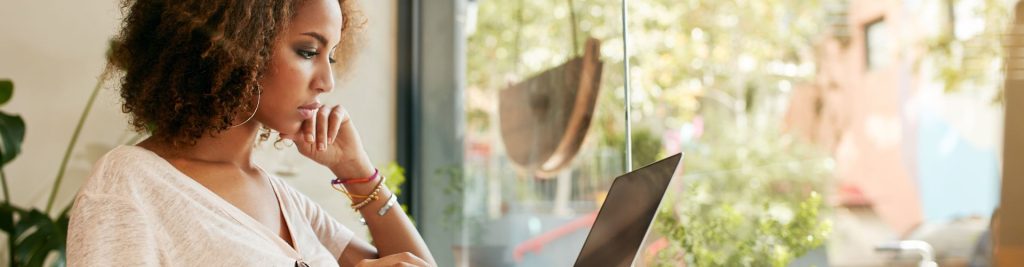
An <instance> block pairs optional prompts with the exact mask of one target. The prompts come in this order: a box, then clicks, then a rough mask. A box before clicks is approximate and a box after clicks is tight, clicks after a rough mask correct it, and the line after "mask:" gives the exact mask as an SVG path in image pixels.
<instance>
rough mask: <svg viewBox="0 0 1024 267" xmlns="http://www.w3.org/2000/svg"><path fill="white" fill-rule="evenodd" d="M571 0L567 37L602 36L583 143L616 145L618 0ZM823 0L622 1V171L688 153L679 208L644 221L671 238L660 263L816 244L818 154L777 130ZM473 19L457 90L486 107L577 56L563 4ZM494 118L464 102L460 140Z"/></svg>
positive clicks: (785, 258) (706, 261)
mask: <svg viewBox="0 0 1024 267" xmlns="http://www.w3.org/2000/svg"><path fill="white" fill-rule="evenodd" d="M836 1H838V0H836ZM574 2H575V3H573V6H574V11H575V18H576V20H577V21H578V29H579V31H578V32H577V33H575V34H576V35H578V36H577V38H578V39H579V40H585V38H586V37H595V38H598V39H600V40H602V41H603V42H602V57H601V58H602V60H604V62H605V63H604V67H605V69H604V77H603V81H602V86H601V94H600V96H599V100H598V106H597V110H596V114H595V122H594V124H593V126H592V127H591V129H590V133H589V135H588V139H589V140H588V143H587V146H598V147H602V148H608V149H613V150H615V151H621V150H622V148H623V147H624V145H623V143H624V141H625V140H624V136H623V134H622V133H623V132H624V122H625V118H624V115H623V113H624V104H623V100H624V95H623V88H622V87H623V86H622V85H623V73H622V71H621V70H622V64H623V58H622V39H621V38H622V35H621V22H620V19H621V17H620V12H621V10H620V6H619V3H620V2H619V1H617V0H576V1H574ZM831 2H834V1H830V0H731V1H712V0H637V1H631V2H630V10H629V14H630V21H629V25H630V46H631V47H630V50H631V55H630V56H631V58H630V60H631V68H632V69H631V72H632V73H631V79H632V82H633V84H632V94H633V95H632V101H633V110H632V112H633V118H632V119H633V122H632V124H633V127H634V135H633V148H634V159H633V161H634V166H635V167H636V168H638V167H640V166H643V165H646V164H648V163H652V162H654V161H656V160H657V159H660V158H663V157H665V156H668V155H667V154H668V153H669V152H676V151H679V150H681V151H683V152H685V153H687V155H686V160H685V161H686V165H687V166H686V173H687V174H686V177H687V180H688V184H687V189H686V190H685V191H686V193H685V196H686V197H685V200H687V201H681V200H683V199H684V197H676V196H674V195H673V196H671V197H672V199H675V200H680V201H675V202H673V203H675V205H664V207H665V209H664V210H662V212H661V213H662V216H661V220H659V221H658V222H657V225H656V227H655V229H658V231H659V232H660V233H662V234H664V235H665V236H666V237H667V238H668V239H669V240H670V242H669V243H670V246H669V248H668V249H666V250H663V253H661V256H660V257H661V259H662V260H663V261H664V262H666V263H668V264H670V265H671V263H672V262H678V261H681V260H685V261H687V262H688V263H691V264H694V265H691V266H768V265H773V266H779V265H785V263H787V262H789V261H791V260H793V259H794V258H796V257H799V256H800V255H801V254H803V253H804V252H806V251H808V250H810V249H813V248H815V247H818V246H819V245H820V244H822V242H823V241H824V240H825V239H826V238H827V233H828V231H829V229H830V223H829V221H828V220H827V219H825V218H826V217H825V216H823V214H825V213H826V212H827V207H826V206H825V205H824V204H823V201H822V199H823V198H824V197H825V196H822V194H824V193H825V192H826V191H824V189H825V188H827V187H826V186H827V182H828V180H829V177H830V175H831V171H832V170H831V169H832V167H831V165H832V163H831V160H830V159H829V158H828V157H827V154H826V153H823V152H820V151H817V149H815V148H813V147H811V146H809V145H807V144H804V143H803V142H802V141H801V140H799V139H796V138H793V137H790V136H788V135H787V134H786V133H784V132H783V131H782V129H781V127H780V125H781V124H782V115H783V114H784V112H785V109H786V103H787V99H788V98H787V97H788V93H789V92H790V91H791V90H793V88H794V87H795V86H797V85H799V84H801V83H804V82H808V81H809V80H810V79H811V78H812V77H813V75H814V73H815V61H814V50H815V49H814V44H815V42H816V40H818V39H817V38H826V37H827V36H825V35H824V34H823V33H824V32H825V30H826V29H825V27H826V26H827V23H825V22H826V16H827V14H826V9H825V8H824V7H825V6H826V5H828V4H832V3H831ZM477 17H478V21H477V23H476V24H475V30H474V32H472V33H471V34H470V37H469V40H468V55H467V63H468V68H467V79H468V84H467V88H468V90H469V91H470V92H468V93H469V94H470V95H478V96H483V98H490V99H491V100H490V101H496V98H497V96H496V95H497V92H498V90H501V89H503V88H505V87H507V86H508V84H510V83H513V82H516V81H519V80H522V79H524V78H525V77H529V76H531V75H533V74H536V73H538V72H541V71H543V70H545V69H547V68H550V67H554V66H557V65H558V64H561V63H562V62H564V61H565V60H567V59H569V58H571V57H572V56H573V55H574V51H576V50H578V49H580V48H574V47H572V46H573V41H572V34H574V33H573V32H572V27H571V24H570V22H571V20H570V19H571V18H572V17H573V16H572V14H571V12H570V4H569V2H568V1H566V2H560V1H542V0H516V1H480V3H479V7H478V15H477ZM495 113H496V111H494V110H487V109H486V108H485V107H484V108H481V107H475V106H473V105H467V114H470V115H471V116H469V120H468V121H467V129H469V130H470V131H471V133H470V134H473V133H472V132H477V133H478V134H479V135H483V136H486V135H491V136H494V135H496V134H495V133H494V131H495V129H493V128H495V127H493V126H491V125H493V122H492V121H493V120H496V119H497V116H496V114H495ZM697 121H700V122H701V123H698V124H699V126H698V127H696V128H697V129H698V130H696V133H693V131H692V129H694V127H693V126H694V123H695V122H697ZM684 128H686V129H691V131H690V134H687V135H686V137H684V138H683V140H682V142H681V144H679V147H674V148H673V147H669V148H666V145H665V144H666V143H665V137H664V136H665V135H664V133H668V132H673V131H676V132H678V131H679V129H684ZM673 149H674V150H676V151H669V150H673ZM581 155H582V156H587V154H581ZM695 197H696V198H698V199H700V200H699V201H693V200H694V198H695ZM683 251H685V252H686V253H682V252H683ZM684 255H685V256H684Z"/></svg>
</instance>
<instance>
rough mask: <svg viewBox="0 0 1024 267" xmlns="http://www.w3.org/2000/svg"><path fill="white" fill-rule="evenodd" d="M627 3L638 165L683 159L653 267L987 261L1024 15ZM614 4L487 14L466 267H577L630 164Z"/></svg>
mask: <svg viewBox="0 0 1024 267" xmlns="http://www.w3.org/2000/svg"><path fill="white" fill-rule="evenodd" d="M629 3H630V9H629V14H630V21H629V25H630V30H631V32H630V38H631V43H630V45H631V48H630V50H631V51H632V52H631V57H630V59H631V61H632V63H633V64H632V66H631V68H632V71H631V73H630V77H631V79H632V88H633V90H632V92H631V98H632V102H633V103H632V105H633V108H632V109H631V111H632V116H633V118H632V119H633V120H632V121H631V122H629V123H630V125H632V127H633V136H632V140H631V141H632V146H633V151H632V152H633V158H632V159H631V160H632V162H633V165H634V167H635V168H639V167H641V166H644V165H646V164H649V163H652V162H655V161H656V160H658V159H661V158H665V157H668V156H671V155H673V154H675V153H679V152H683V153H686V157H685V159H684V164H685V166H686V169H685V173H684V176H683V177H684V180H685V185H684V187H683V189H681V190H676V191H672V192H670V195H669V196H668V197H667V198H666V200H665V202H664V204H663V206H662V207H663V209H662V210H661V211H660V213H659V216H658V217H657V219H656V222H655V224H654V226H653V228H652V231H651V234H652V236H651V242H648V243H647V245H648V246H647V247H645V248H644V250H643V251H642V253H641V254H640V257H641V259H640V262H639V263H640V265H641V266H679V265H683V264H685V265H689V266H786V265H789V264H793V265H799V266H807V265H819V266H826V265H842V266H889V265H900V264H907V263H910V264H913V263H916V261H918V260H919V259H920V258H919V257H915V256H913V255H915V251H913V249H912V248H901V247H899V246H895V245H896V244H899V243H893V241H897V242H898V241H900V240H904V241H906V240H915V241H922V242H923V243H914V242H910V243H903V244H927V245H929V246H931V247H932V248H933V249H934V250H933V253H934V254H933V256H936V258H935V260H936V261H937V262H938V263H939V264H940V265H947V264H952V265H957V264H965V263H967V262H972V261H984V260H986V259H987V258H988V255H989V254H988V253H989V252H987V251H986V250H985V248H986V246H985V244H987V240H988V239H986V238H983V237H984V236H985V235H983V233H985V232H986V231H988V230H987V229H988V228H989V217H990V216H991V214H992V212H993V209H994V208H995V207H996V205H997V203H998V202H997V201H998V200H999V195H998V194H999V166H1000V164H1001V163H1000V160H1001V156H1000V155H1001V154H1000V152H1001V149H1002V139H1001V133H1002V131H1003V115H1002V108H1003V106H1002V105H1003V104H1002V103H1003V95H1004V94H1003V93H1002V92H1003V88H1002V87H1003V76H1004V74H1003V73H1004V68H1003V59H1002V58H1003V47H1002V46H1001V39H1000V36H1002V35H1003V34H1004V33H1005V32H1006V29H1007V27H1008V25H1009V23H1010V21H1009V18H1011V17H1012V16H1011V15H1012V14H1011V13H1010V12H1011V10H1012V9H1011V8H1010V7H1011V3H1010V1H1003V0H961V1H919V0H905V1H895V2H893V1H844V0H810V1H808V0H770V1H739V2H736V1H711V0H693V1H676V0H634V1H630V2H629ZM620 4H621V2H620V1H609V0H589V1H583V0H574V1H564V2H563V1H540V0H521V1H519V0H516V1H497V0H489V1H486V0H480V1H479V2H476V3H475V8H471V10H475V11H473V12H475V14H476V15H475V16H470V18H473V17H475V21H472V20H471V21H470V25H471V26H474V27H470V28H471V29H470V30H471V31H472V32H471V34H469V35H468V40H467V51H466V53H467V61H468V62H467V63H468V64H467V67H468V68H467V69H468V70H467V76H466V77H467V88H466V99H465V101H466V105H465V107H466V119H467V121H466V129H465V132H466V142H467V144H466V151H465V152H466V161H465V162H466V163H465V165H464V166H462V168H461V169H459V170H453V171H452V175H451V177H453V178H452V181H457V182H453V183H451V184H450V187H452V189H453V190H456V191H459V192H463V193H464V195H465V198H464V199H463V201H462V203H453V204H452V205H451V206H450V207H449V209H448V211H449V212H450V214H449V215H450V216H448V217H449V218H452V222H453V225H460V226H462V228H461V229H460V230H461V233H460V236H459V240H460V241H459V242H457V243H458V244H457V245H456V246H455V247H454V248H453V253H455V254H456V255H457V258H458V259H459V260H460V263H462V264H466V265H470V266H567V265H571V264H572V262H573V260H574V259H575V257H576V255H577V253H578V252H579V249H580V248H581V247H582V245H583V240H584V239H585V237H586V235H587V230H589V226H590V224H591V223H592V220H593V219H592V215H593V214H594V212H596V211H597V209H598V207H600V205H601V203H602V202H603V201H604V195H605V194H606V192H607V190H608V187H609V185H610V183H611V181H612V178H614V177H616V176H618V175H621V174H622V173H624V172H626V171H627V170H625V169H624V168H623V165H624V164H623V162H624V160H625V159H624V151H623V150H624V143H625V136H624V125H625V124H626V123H627V122H625V118H624V116H623V113H624V105H623V103H622V102H623V99H624V95H623V88H622V87H623V77H624V75H623V73H622V71H621V70H622V62H623V59H622V51H623V50H622V49H623V47H622V45H621V44H622V40H621V21H620V19H621V17H620V12H621V9H620ZM573 21H575V22H576V23H575V26H574V24H573V23H572V22H573ZM574 29H575V30H574ZM588 37H594V38H596V39H597V40H599V41H600V45H597V47H600V49H595V50H599V51H600V52H599V53H597V55H599V56H598V57H596V58H597V59H598V60H599V62H600V64H599V65H600V68H597V69H599V70H600V72H598V73H597V74H595V73H593V72H590V70H588V69H587V66H588V64H591V63H587V55H588V53H587V50H586V49H584V48H585V47H587V43H588V41H587V38H588ZM575 58H579V61H573V59H575ZM567 62H577V63H578V64H577V63H569V64H566V63H567ZM574 64H576V65H574ZM591 70H592V69H591ZM587 82H594V84H595V85H596V87H595V88H591V89H593V90H596V94H595V97H593V99H592V101H593V107H592V108H591V107H589V106H587V105H585V104H587V103H589V102H587V101H588V100H590V98H587V97H586V95H587V94H588V93H590V91H587V89H588V88H589V87H587V86H586V85H587ZM581 96H583V97H581ZM581 99H582V100H581ZM581 103H583V104H584V105H583V106H582V108H578V107H581V106H579V105H580V104H581ZM577 116H581V117H587V118H589V119H590V121H589V125H586V127H582V128H579V127H577V128H572V127H571V126H570V125H574V124H573V123H570V122H571V121H573V120H572V119H573V118H578V117H577ZM576 122H577V124H575V125H576V126H579V125H578V122H579V121H576ZM577 147H578V149H575V148H577ZM976 250H977V251H976ZM436 253H444V252H436Z"/></svg>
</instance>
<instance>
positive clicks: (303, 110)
mask: <svg viewBox="0 0 1024 267" xmlns="http://www.w3.org/2000/svg"><path fill="white" fill-rule="evenodd" d="M322 106H323V104H320V101H313V103H309V104H305V105H302V106H299V115H301V116H302V118H303V119H305V120H308V119H312V118H313V116H314V115H316V111H317V110H318V109H320V107H322Z"/></svg>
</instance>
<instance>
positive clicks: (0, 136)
mask: <svg viewBox="0 0 1024 267" xmlns="http://www.w3.org/2000/svg"><path fill="white" fill-rule="evenodd" d="M23 141H25V120H22V119H21V116H19V115H10V114H7V113H4V112H0V144H3V149H2V150H0V164H2V165H6V164H7V163H8V162H11V160H14V158H15V157H17V156H18V154H20V153H21V143H22V142H23Z"/></svg>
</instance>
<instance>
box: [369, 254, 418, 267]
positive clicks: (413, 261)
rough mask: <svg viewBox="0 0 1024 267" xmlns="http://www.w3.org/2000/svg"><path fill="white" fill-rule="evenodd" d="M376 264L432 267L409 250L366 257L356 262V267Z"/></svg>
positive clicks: (370, 266) (372, 266) (371, 266)
mask: <svg viewBox="0 0 1024 267" xmlns="http://www.w3.org/2000/svg"><path fill="white" fill-rule="evenodd" d="M374 266H416V267H430V264H427V262H426V261H423V259H420V258H419V257H416V255H412V253H409V252H403V253H398V254H391V255H388V256H385V257H383V258H380V259H373V260H370V259H366V260H363V261H360V262H359V264H356V267H374Z"/></svg>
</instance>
